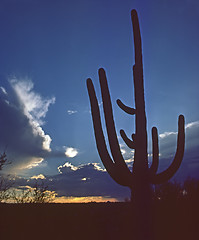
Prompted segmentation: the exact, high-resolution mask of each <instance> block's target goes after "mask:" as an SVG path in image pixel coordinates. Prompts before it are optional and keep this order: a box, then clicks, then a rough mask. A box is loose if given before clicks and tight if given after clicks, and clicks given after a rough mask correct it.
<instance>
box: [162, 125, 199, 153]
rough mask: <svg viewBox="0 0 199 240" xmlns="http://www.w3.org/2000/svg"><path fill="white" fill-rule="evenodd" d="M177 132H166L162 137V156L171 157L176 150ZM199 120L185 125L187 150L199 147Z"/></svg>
mask: <svg viewBox="0 0 199 240" xmlns="http://www.w3.org/2000/svg"><path fill="white" fill-rule="evenodd" d="M177 134H178V133H177V132H164V133H162V134H160V135H159V137H160V153H161V156H162V157H169V156H171V154H172V155H173V154H174V153H175V151H176V146H177ZM198 139H199V121H195V122H191V123H188V124H186V125H185V145H186V148H185V149H186V151H189V150H190V149H193V148H196V147H199V141H198Z"/></svg>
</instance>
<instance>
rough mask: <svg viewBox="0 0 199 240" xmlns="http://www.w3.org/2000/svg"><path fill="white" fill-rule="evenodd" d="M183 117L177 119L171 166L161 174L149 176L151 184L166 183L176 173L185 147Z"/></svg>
mask: <svg viewBox="0 0 199 240" xmlns="http://www.w3.org/2000/svg"><path fill="white" fill-rule="evenodd" d="M184 124H185V123H184V116H183V115H180V116H179V118H178V140H177V150H176V154H175V157H174V160H173V162H172V163H171V165H170V166H169V167H168V168H167V169H166V170H165V171H163V172H162V173H159V174H156V175H154V176H151V179H150V181H151V183H153V184H160V183H162V182H165V181H168V180H169V179H170V178H171V177H173V175H174V174H175V173H176V171H177V170H178V168H179V167H180V164H181V162H182V159H183V155H184V147H185V127H184Z"/></svg>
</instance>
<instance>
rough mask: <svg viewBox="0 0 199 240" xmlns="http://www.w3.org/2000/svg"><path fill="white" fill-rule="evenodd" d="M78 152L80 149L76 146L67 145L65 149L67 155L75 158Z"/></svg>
mask: <svg viewBox="0 0 199 240" xmlns="http://www.w3.org/2000/svg"><path fill="white" fill-rule="evenodd" d="M77 154H78V150H77V149H76V148H73V147H66V150H65V155H66V156H67V157H69V158H74V157H76V156H77Z"/></svg>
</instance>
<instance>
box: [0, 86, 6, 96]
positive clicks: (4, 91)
mask: <svg viewBox="0 0 199 240" xmlns="http://www.w3.org/2000/svg"><path fill="white" fill-rule="evenodd" d="M0 89H1V91H2V93H3V94H5V95H7V92H6V90H5V88H4V87H0Z"/></svg>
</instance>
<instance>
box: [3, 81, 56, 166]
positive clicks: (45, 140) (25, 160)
mask: <svg viewBox="0 0 199 240" xmlns="http://www.w3.org/2000/svg"><path fill="white" fill-rule="evenodd" d="M9 84H10V88H9V89H8V90H7V89H5V88H4V87H0V115H1V118H0V132H1V137H0V148H1V151H2V149H5V148H6V153H7V155H9V159H10V160H11V161H12V164H11V165H10V166H11V168H12V169H18V170H19V169H23V168H31V167H33V166H37V165H38V164H40V163H41V162H42V161H43V158H44V157H45V156H46V155H47V154H48V153H49V152H50V151H51V148H50V143H51V138H50V136H49V135H48V134H46V133H45V132H44V130H43V128H42V126H43V124H44V118H45V116H46V114H47V112H48V108H49V106H50V105H51V104H53V103H54V102H55V98H54V97H52V98H44V97H42V96H41V95H40V94H38V93H36V92H35V91H34V89H33V88H34V85H33V82H32V81H31V80H30V79H27V78H26V79H17V78H12V79H9Z"/></svg>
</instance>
